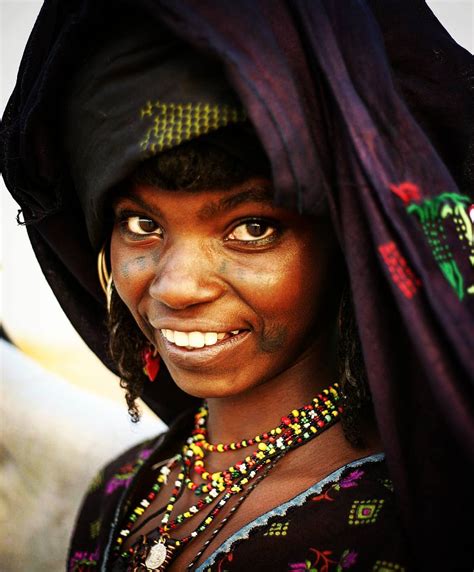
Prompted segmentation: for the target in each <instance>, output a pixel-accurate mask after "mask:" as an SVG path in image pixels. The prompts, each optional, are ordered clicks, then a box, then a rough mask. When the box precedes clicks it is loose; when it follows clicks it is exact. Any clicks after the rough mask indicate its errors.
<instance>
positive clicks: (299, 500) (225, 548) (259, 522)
mask: <svg viewBox="0 0 474 572" xmlns="http://www.w3.org/2000/svg"><path fill="white" fill-rule="evenodd" d="M384 459H385V454H384V453H376V454H374V455H369V456H368V457H363V458H362V459H357V461H352V462H350V463H347V465H344V466H343V467H340V468H339V469H337V470H336V471H334V472H333V473H331V474H330V475H328V476H327V477H325V478H324V479H323V480H322V481H319V482H317V483H316V484H314V485H312V486H311V487H310V488H309V489H306V490H305V491H304V492H302V493H300V494H299V495H297V496H296V497H293V498H292V499H290V500H289V501H287V502H285V503H283V504H281V505H280V506H277V507H276V508H274V509H272V510H270V511H268V512H266V513H265V514H262V515H261V516H259V517H258V518H256V519H255V520H252V522H249V523H248V524H246V525H245V526H243V527H242V528H240V529H239V530H238V531H237V532H235V533H234V534H233V535H232V536H229V538H228V539H227V540H226V541H225V542H223V543H222V544H221V545H220V546H219V547H218V548H216V550H215V551H214V552H213V553H212V554H211V555H210V556H209V557H208V558H207V560H206V561H205V562H203V563H202V564H201V566H199V568H197V569H196V572H204V570H205V568H206V567H209V566H212V565H213V564H214V563H215V561H216V558H217V556H219V554H227V553H228V552H230V550H231V548H232V545H233V544H235V543H236V542H237V541H238V540H245V539H247V538H248V537H249V536H250V532H251V531H252V530H253V529H254V528H257V527H259V526H263V525H265V524H267V523H268V521H269V520H270V519H271V518H272V517H273V516H284V515H285V514H286V511H287V510H288V509H289V508H291V507H293V506H301V505H302V504H304V503H305V501H306V499H307V498H308V497H309V496H310V495H314V494H320V493H321V491H322V490H323V488H324V487H325V486H326V485H327V484H329V483H336V482H337V481H338V480H339V479H340V477H341V475H342V473H343V472H344V471H345V470H346V469H349V468H355V467H360V466H361V465H364V464H365V463H378V462H380V461H383V460H384Z"/></svg>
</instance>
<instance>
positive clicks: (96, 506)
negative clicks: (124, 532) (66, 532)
mask: <svg viewBox="0 0 474 572" xmlns="http://www.w3.org/2000/svg"><path fill="white" fill-rule="evenodd" d="M167 434H168V433H163V434H160V435H158V436H156V437H155V438H153V439H149V440H147V441H143V442H142V443H139V444H138V445H135V446H134V447H132V448H130V449H128V450H127V451H125V452H124V453H122V454H121V455H119V456H118V457H116V458H115V459H113V460H112V461H110V462H109V463H108V464H107V465H106V466H105V467H104V468H103V469H101V470H100V471H99V472H98V473H97V474H96V476H95V477H94V478H93V480H92V482H91V483H90V484H89V488H88V489H87V491H86V493H85V496H84V499H83V502H82V506H81V508H80V510H79V513H78V516H77V519H76V523H75V527H74V530H73V533H72V537H71V542H70V547H69V558H68V568H67V569H68V570H69V571H70V572H73V571H74V572H76V571H79V570H83V569H87V568H88V567H91V566H94V567H95V566H97V564H98V563H99V562H100V561H101V559H102V556H103V551H104V548H105V546H106V545H107V543H108V534H109V531H110V529H111V523H112V522H113V520H114V516H115V513H116V510H117V508H118V507H119V506H120V504H121V501H122V499H123V497H124V494H125V492H126V491H127V490H128V489H129V487H130V486H131V484H132V483H133V481H134V479H135V477H136V476H137V474H138V473H139V472H140V470H141V469H142V467H143V466H144V465H145V464H146V461H147V460H148V459H149V458H150V456H151V454H152V453H156V452H158V451H159V449H160V446H161V443H162V442H163V441H164V440H165V438H166V435H167Z"/></svg>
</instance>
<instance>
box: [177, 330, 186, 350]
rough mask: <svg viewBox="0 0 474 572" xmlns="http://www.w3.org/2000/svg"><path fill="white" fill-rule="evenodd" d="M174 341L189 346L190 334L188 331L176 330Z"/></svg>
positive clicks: (182, 345) (178, 344) (179, 344)
mask: <svg viewBox="0 0 474 572" xmlns="http://www.w3.org/2000/svg"><path fill="white" fill-rule="evenodd" d="M174 343H175V344H176V345H177V346H180V347H186V346H189V336H188V334H187V333H186V332H175V333H174Z"/></svg>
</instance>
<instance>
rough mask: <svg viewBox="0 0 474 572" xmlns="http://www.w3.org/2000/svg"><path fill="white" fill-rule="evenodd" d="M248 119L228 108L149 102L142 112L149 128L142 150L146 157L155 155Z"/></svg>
mask: <svg viewBox="0 0 474 572" xmlns="http://www.w3.org/2000/svg"><path fill="white" fill-rule="evenodd" d="M246 118H247V115H246V113H245V110H244V109H243V108H238V107H232V106H229V105H210V104H208V103H163V102H161V101H155V102H154V103H153V102H151V101H148V102H147V103H146V104H145V106H144V107H142V109H141V110H140V119H141V120H142V121H144V122H145V124H146V128H145V132H144V136H143V139H142V140H141V141H140V147H141V149H142V151H143V152H144V153H145V154H146V155H147V156H151V155H155V154H157V153H161V151H164V150H166V149H171V148H173V147H176V146H177V145H180V144H181V143H183V142H184V141H189V140H190V139H194V138H195V137H199V136H200V135H205V134H207V133H210V132H211V131H215V130H216V129H219V128H221V127H226V126H227V125H229V124H232V123H239V122H241V121H245V119H246Z"/></svg>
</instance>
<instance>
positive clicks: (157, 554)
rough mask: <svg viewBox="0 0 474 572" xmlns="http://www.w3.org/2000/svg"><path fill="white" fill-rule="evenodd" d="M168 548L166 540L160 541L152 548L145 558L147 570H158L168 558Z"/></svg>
mask: <svg viewBox="0 0 474 572" xmlns="http://www.w3.org/2000/svg"><path fill="white" fill-rule="evenodd" d="M166 555H167V550H166V546H165V544H164V542H158V543H157V544H154V545H153V546H152V547H151V548H150V552H149V554H148V556H147V558H146V560H145V566H146V568H147V570H156V569H157V568H159V567H160V566H161V565H162V564H163V563H164V562H165V560H166Z"/></svg>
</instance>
